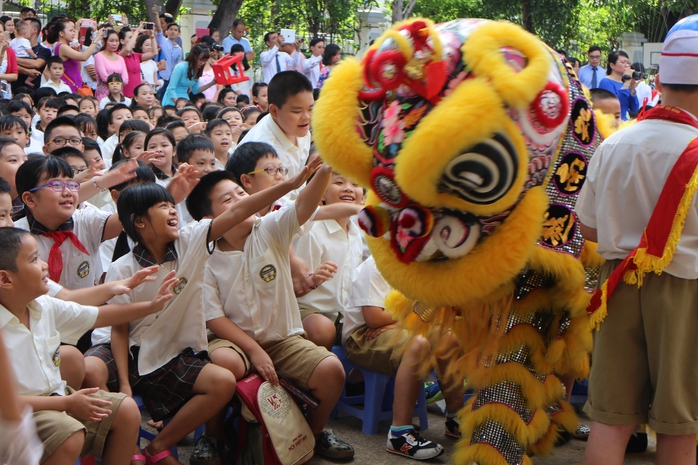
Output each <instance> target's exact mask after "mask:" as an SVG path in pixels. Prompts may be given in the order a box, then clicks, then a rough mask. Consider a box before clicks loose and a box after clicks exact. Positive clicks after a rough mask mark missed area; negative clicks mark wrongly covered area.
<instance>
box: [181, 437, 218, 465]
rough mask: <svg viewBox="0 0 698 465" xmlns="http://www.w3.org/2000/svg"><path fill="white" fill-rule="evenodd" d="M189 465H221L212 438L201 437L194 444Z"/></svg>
mask: <svg viewBox="0 0 698 465" xmlns="http://www.w3.org/2000/svg"><path fill="white" fill-rule="evenodd" d="M189 465H221V458H220V456H219V455H218V448H217V447H216V442H215V441H214V440H213V438H210V437H208V436H201V437H200V438H199V439H198V440H197V441H196V444H194V451H193V452H192V454H191V457H190V458H189Z"/></svg>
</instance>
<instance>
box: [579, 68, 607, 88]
mask: <svg viewBox="0 0 698 465" xmlns="http://www.w3.org/2000/svg"><path fill="white" fill-rule="evenodd" d="M577 77H578V78H579V82H581V83H582V84H584V85H585V86H587V88H589V89H595V88H598V87H599V85H600V84H601V79H603V78H605V77H606V69H605V68H602V67H601V66H597V67H596V87H591V80H592V79H593V78H594V69H593V68H592V66H591V65H589V64H586V65H584V66H582V67H581V68H579V72H578V73H577Z"/></svg>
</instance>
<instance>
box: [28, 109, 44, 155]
mask: <svg viewBox="0 0 698 465" xmlns="http://www.w3.org/2000/svg"><path fill="white" fill-rule="evenodd" d="M36 116H39V115H36ZM37 124H39V120H37V121H36V123H35V122H34V121H33V120H32V133H31V138H32V139H33V140H35V141H37V142H38V143H39V144H41V150H40V152H41V153H44V145H45V144H44V131H42V130H41V129H39V128H37V127H36V125H37Z"/></svg>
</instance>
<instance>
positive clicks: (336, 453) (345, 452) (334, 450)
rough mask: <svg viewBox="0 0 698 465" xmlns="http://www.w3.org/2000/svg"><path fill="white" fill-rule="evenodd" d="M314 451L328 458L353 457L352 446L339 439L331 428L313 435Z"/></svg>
mask: <svg viewBox="0 0 698 465" xmlns="http://www.w3.org/2000/svg"><path fill="white" fill-rule="evenodd" d="M315 453H317V454H318V455H319V456H321V457H325V458H326V459H330V460H338V459H339V460H341V459H350V458H352V457H354V448H353V447H352V446H351V444H349V443H347V442H344V441H342V440H341V439H339V438H338V437H337V436H336V435H335V434H334V432H333V431H332V430H331V429H326V430H325V431H323V432H322V433H320V434H317V435H316V436H315Z"/></svg>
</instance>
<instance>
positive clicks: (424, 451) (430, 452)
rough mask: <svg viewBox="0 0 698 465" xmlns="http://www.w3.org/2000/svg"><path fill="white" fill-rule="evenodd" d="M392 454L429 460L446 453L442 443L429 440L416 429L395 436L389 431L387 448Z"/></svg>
mask: <svg viewBox="0 0 698 465" xmlns="http://www.w3.org/2000/svg"><path fill="white" fill-rule="evenodd" d="M385 450H387V451H388V452H390V453H391V454H396V455H402V456H404V457H409V458H411V459H415V460H427V459H433V458H434V457H438V456H439V455H441V454H443V453H444V448H443V447H442V446H441V444H436V443H435V442H431V441H427V440H426V439H424V438H423V437H421V436H420V435H419V433H417V432H416V431H415V430H410V431H408V432H407V433H405V434H403V435H401V436H397V437H393V435H392V434H391V433H390V431H388V444H387V446H386V448H385Z"/></svg>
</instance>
